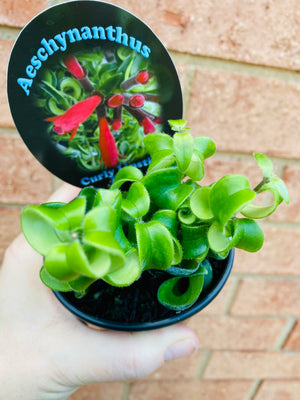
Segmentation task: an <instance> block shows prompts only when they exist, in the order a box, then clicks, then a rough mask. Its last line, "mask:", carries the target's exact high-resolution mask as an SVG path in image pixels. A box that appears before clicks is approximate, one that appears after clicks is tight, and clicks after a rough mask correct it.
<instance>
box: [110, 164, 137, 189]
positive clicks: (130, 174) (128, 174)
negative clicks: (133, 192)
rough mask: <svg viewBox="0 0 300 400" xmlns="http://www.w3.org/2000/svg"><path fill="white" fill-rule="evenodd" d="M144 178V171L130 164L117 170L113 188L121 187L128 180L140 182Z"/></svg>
mask: <svg viewBox="0 0 300 400" xmlns="http://www.w3.org/2000/svg"><path fill="white" fill-rule="evenodd" d="M142 178H143V173H142V171H141V170H139V169H138V168H136V167H132V166H128V167H124V168H122V169H120V171H118V172H117V174H116V176H115V179H114V182H113V184H112V185H111V187H110V188H111V189H119V188H120V187H121V186H122V185H123V184H124V183H126V182H139V181H141V180H142Z"/></svg>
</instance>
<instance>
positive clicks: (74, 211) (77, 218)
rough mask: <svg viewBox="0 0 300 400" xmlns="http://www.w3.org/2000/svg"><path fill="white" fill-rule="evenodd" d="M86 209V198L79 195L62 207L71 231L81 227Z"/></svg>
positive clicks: (61, 209)
mask: <svg viewBox="0 0 300 400" xmlns="http://www.w3.org/2000/svg"><path fill="white" fill-rule="evenodd" d="M85 210H86V199H85V198H84V197H77V198H76V199H74V200H72V201H70V203H67V204H65V205H64V206H63V207H61V208H60V211H61V212H63V213H64V215H65V217H66V218H67V220H68V223H69V229H70V230H71V231H73V230H76V229H78V228H79V227H80V225H81V222H82V220H83V217H84V214H85Z"/></svg>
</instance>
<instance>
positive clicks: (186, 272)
mask: <svg viewBox="0 0 300 400" xmlns="http://www.w3.org/2000/svg"><path fill="white" fill-rule="evenodd" d="M199 266H200V263H199V262H198V261H197V260H182V262H181V263H179V264H178V265H171V267H170V268H168V269H167V272H168V273H169V274H170V275H174V276H190V275H192V274H194V273H195V272H197V270H198V269H199Z"/></svg>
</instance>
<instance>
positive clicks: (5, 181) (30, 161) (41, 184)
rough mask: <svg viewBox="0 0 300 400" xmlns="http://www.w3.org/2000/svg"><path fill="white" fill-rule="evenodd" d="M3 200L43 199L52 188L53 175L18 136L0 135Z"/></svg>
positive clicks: (22, 201) (8, 201) (0, 193)
mask: <svg viewBox="0 0 300 400" xmlns="http://www.w3.org/2000/svg"><path fill="white" fill-rule="evenodd" d="M0 170H1V171H2V172H3V173H2V176H1V180H0V202H1V203H13V204H27V203H35V204H36V203H41V202H43V201H45V200H46V199H47V197H48V196H49V195H50V193H51V189H52V176H51V174H50V172H48V171H47V170H46V169H45V168H44V167H43V166H42V165H41V164H40V163H39V162H38V161H37V160H35V158H34V157H33V155H32V154H31V153H30V151H29V150H28V148H27V147H26V146H25V144H24V143H23V141H22V139H20V138H19V137H17V136H13V135H7V134H3V135H0Z"/></svg>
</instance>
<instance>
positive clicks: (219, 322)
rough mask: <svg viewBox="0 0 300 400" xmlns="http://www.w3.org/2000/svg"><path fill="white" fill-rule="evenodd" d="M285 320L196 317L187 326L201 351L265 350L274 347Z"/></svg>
mask: <svg viewBox="0 0 300 400" xmlns="http://www.w3.org/2000/svg"><path fill="white" fill-rule="evenodd" d="M285 323H286V321H285V320H284V319H263V318H241V317H240V318H233V317H227V316H226V317H219V318H214V317H206V316H203V315H201V314H198V315H197V316H195V317H194V318H192V319H191V320H190V322H189V323H188V326H189V327H190V328H192V329H193V330H194V331H195V332H196V333H197V335H198V337H199V341H200V348H201V349H219V350H221V349H224V350H226V349H228V350H264V349H270V348H272V347H273V346H274V345H275V342H276V339H277V337H278V335H279V334H280V332H281V330H282V329H283V327H284V326H285Z"/></svg>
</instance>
